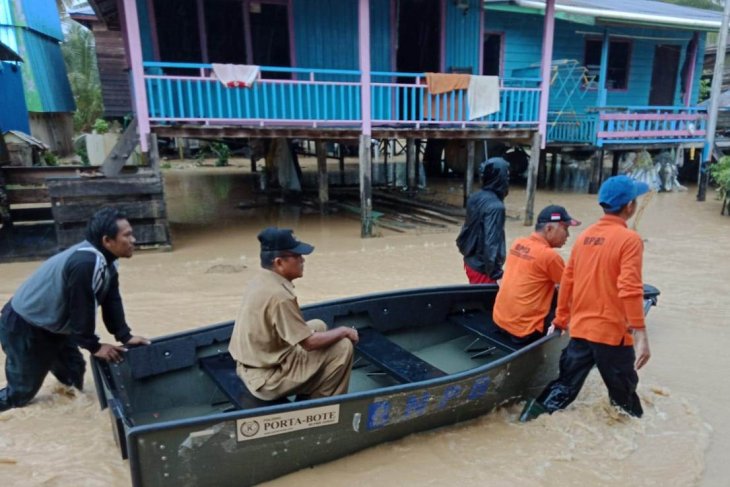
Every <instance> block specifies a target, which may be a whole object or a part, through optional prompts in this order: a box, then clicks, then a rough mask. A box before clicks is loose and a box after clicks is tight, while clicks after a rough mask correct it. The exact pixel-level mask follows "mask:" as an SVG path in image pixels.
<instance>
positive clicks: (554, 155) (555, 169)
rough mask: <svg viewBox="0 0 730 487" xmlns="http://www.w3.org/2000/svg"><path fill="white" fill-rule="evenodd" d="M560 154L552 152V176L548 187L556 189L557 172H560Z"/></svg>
mask: <svg viewBox="0 0 730 487" xmlns="http://www.w3.org/2000/svg"><path fill="white" fill-rule="evenodd" d="M559 157H560V156H559V155H558V153H557V152H551V153H550V177H549V178H548V183H547V185H548V188H550V189H552V190H554V189H555V185H556V184H557V174H558V160H559V159H558V158H559Z"/></svg>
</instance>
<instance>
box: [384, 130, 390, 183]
mask: <svg viewBox="0 0 730 487" xmlns="http://www.w3.org/2000/svg"><path fill="white" fill-rule="evenodd" d="M383 147H385V150H384V151H383V180H384V181H385V187H386V188H387V187H388V186H390V182H389V181H388V153H389V152H390V140H389V139H385V144H383Z"/></svg>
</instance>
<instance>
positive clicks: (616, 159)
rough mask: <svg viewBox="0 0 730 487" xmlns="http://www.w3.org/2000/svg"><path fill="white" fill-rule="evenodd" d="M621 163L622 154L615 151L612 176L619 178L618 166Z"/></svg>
mask: <svg viewBox="0 0 730 487" xmlns="http://www.w3.org/2000/svg"><path fill="white" fill-rule="evenodd" d="M620 161H621V152H620V151H617V150H615V151H613V164H612V165H611V176H617V175H618V165H619V162H620Z"/></svg>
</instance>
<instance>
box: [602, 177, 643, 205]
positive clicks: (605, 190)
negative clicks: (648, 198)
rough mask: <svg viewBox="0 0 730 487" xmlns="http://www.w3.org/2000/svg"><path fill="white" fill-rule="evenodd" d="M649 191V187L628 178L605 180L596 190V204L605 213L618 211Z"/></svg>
mask: <svg viewBox="0 0 730 487" xmlns="http://www.w3.org/2000/svg"><path fill="white" fill-rule="evenodd" d="M648 191H649V185H648V184H646V183H642V182H641V181H636V180H635V179H631V178H630V177H628V176H613V177H611V178H608V179H606V180H605V181H604V182H603V184H602V185H601V189H599V190H598V204H599V205H601V206H602V207H603V208H604V209H605V210H606V211H611V212H613V211H618V210H620V209H621V207H623V206H625V205H627V204H629V203H631V202H632V201H633V200H635V199H636V198H637V197H639V196H641V195H642V194H644V193H646V192H648Z"/></svg>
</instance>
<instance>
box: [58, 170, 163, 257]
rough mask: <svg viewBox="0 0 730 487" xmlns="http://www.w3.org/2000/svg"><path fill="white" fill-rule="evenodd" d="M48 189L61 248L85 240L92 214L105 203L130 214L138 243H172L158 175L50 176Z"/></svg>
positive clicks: (128, 216)
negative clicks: (56, 177) (55, 177)
mask: <svg viewBox="0 0 730 487" xmlns="http://www.w3.org/2000/svg"><path fill="white" fill-rule="evenodd" d="M48 192H49V194H50V197H51V205H52V211H53V217H54V220H55V222H56V235H57V237H58V245H59V247H60V248H62V249H64V248H67V247H69V246H71V245H74V244H75V243H77V242H79V241H81V240H83V238H84V232H85V230H86V224H87V222H88V220H89V218H90V217H91V215H92V214H93V213H94V212H95V211H97V210H99V209H100V208H103V207H105V206H112V207H115V208H117V209H119V210H120V211H121V212H122V213H124V214H125V215H126V216H127V218H128V219H129V222H130V223H131V224H132V227H133V229H134V236H135V238H136V240H137V245H138V246H141V247H152V246H157V247H160V246H162V247H168V246H169V245H170V243H171V240H170V229H169V224H168V222H167V211H166V207H165V197H164V194H163V182H162V178H161V177H159V176H156V175H136V176H120V177H114V178H98V179H97V178H93V179H90V178H64V179H49V180H48Z"/></svg>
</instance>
